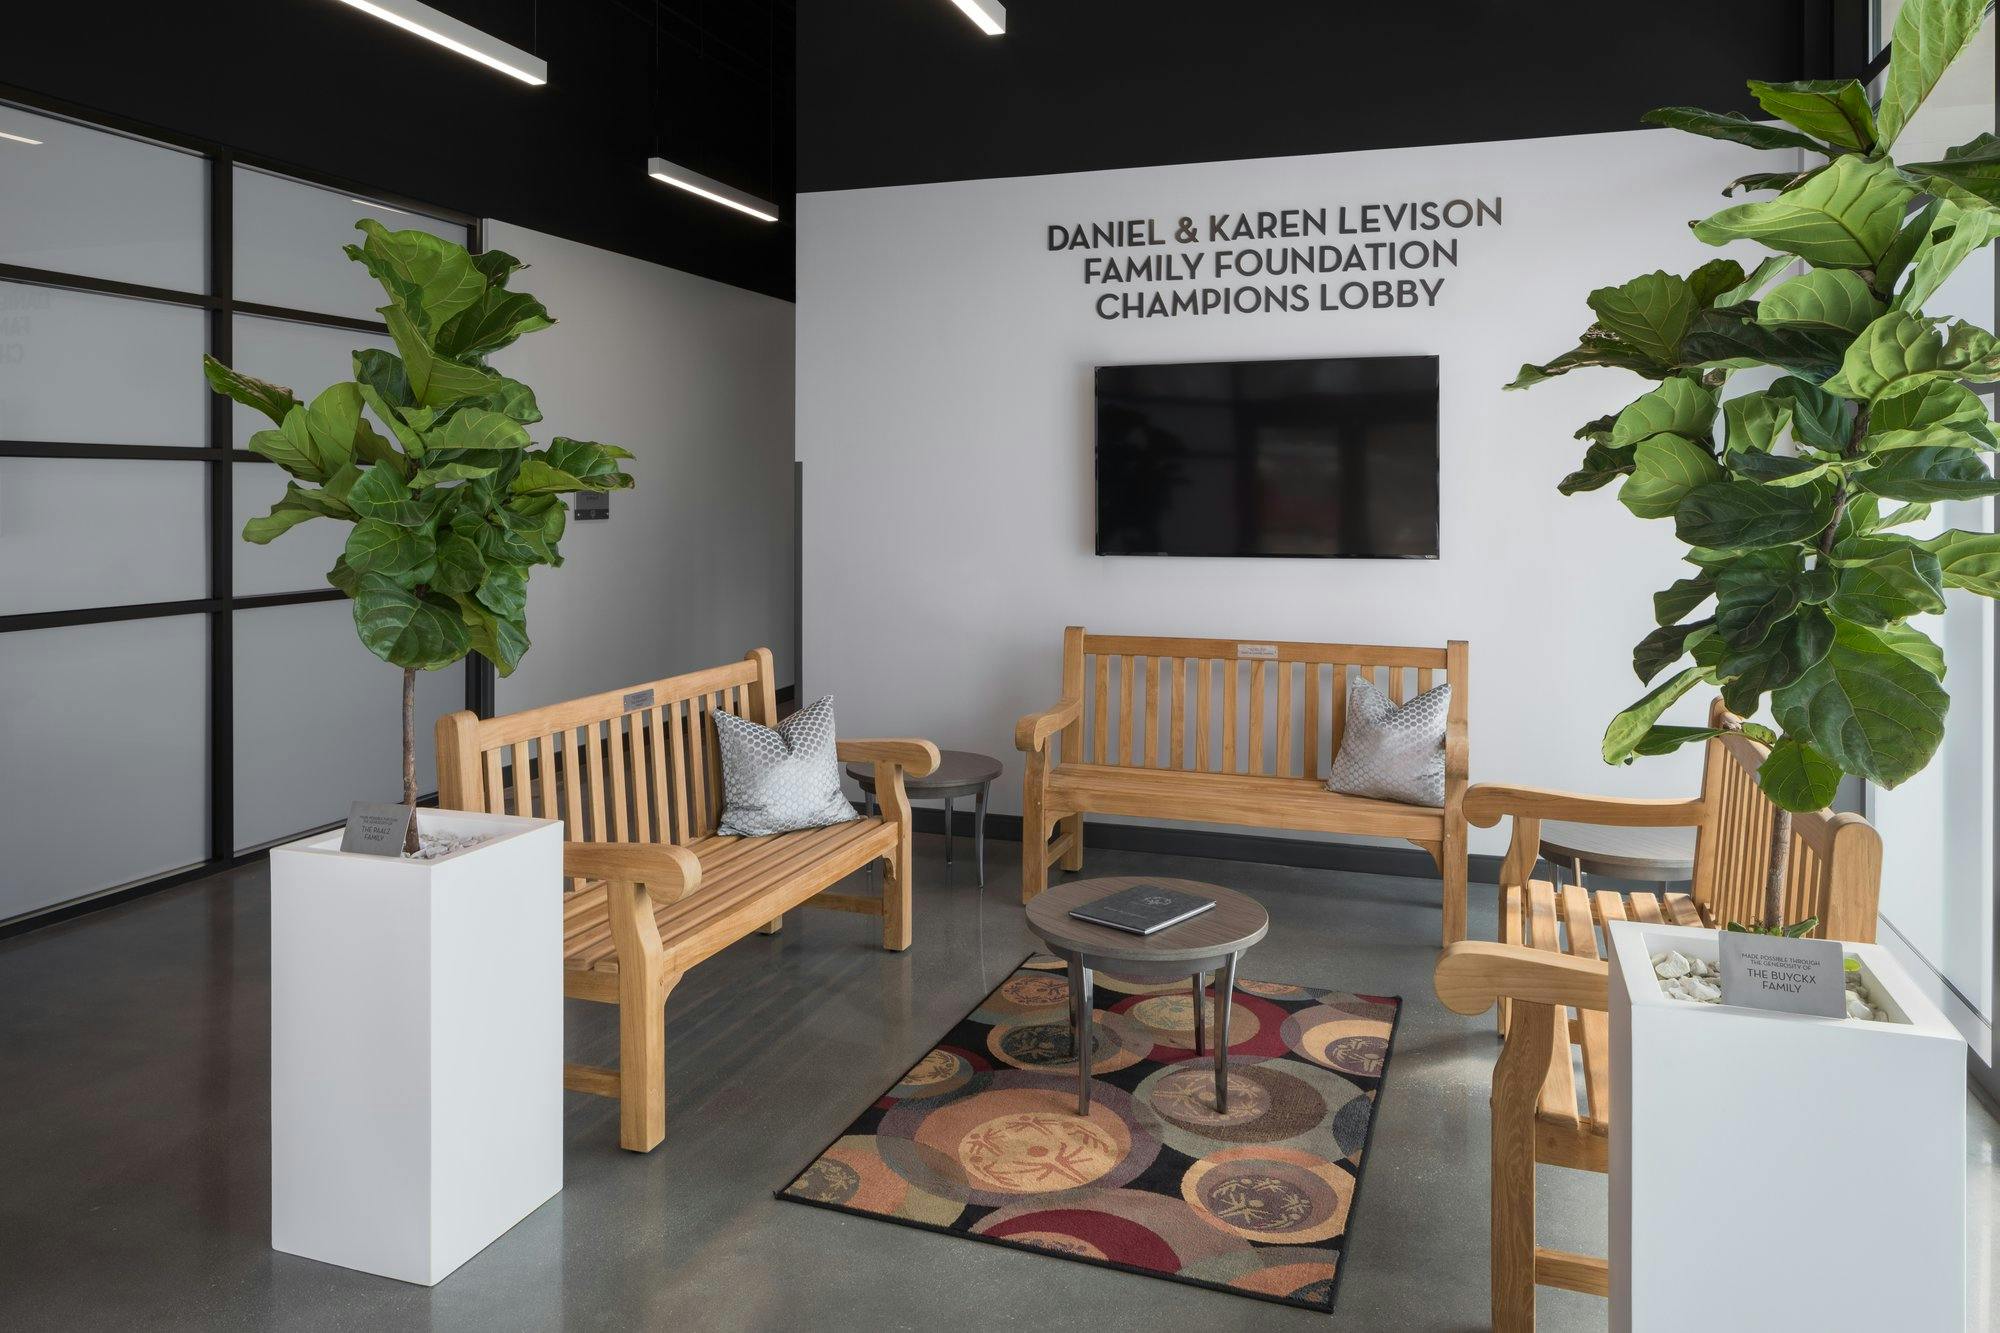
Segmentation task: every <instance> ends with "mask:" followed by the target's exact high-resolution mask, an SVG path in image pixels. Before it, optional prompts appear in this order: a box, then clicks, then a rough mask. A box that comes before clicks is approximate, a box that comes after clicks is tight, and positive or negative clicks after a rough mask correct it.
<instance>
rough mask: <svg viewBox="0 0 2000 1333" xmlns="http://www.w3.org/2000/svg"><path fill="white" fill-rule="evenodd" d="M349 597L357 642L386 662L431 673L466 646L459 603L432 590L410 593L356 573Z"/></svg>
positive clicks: (389, 582)
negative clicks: (359, 638) (350, 596)
mask: <svg viewBox="0 0 2000 1333" xmlns="http://www.w3.org/2000/svg"><path fill="white" fill-rule="evenodd" d="M343 558H344V557H343ZM353 597H354V628H355V630H356V632H357V633H359V634H360V636H361V642H362V643H363V644H364V645H366V647H367V649H368V651H369V652H371V653H373V654H375V656H377V657H379V658H381V659H382V660H383V661H384V662H387V663H388V664H389V665H391V666H397V667H403V668H406V669H414V670H417V671H436V670H438V669H439V668H440V667H447V666H450V665H451V664H452V663H453V662H456V661H458V660H459V659H460V658H462V657H464V656H465V654H466V652H467V651H468V650H469V649H470V647H471V643H470V640H469V639H468V638H467V635H466V629H465V619H464V617H463V616H461V615H460V614H459V610H458V607H457V606H456V605H455V604H454V603H452V602H450V601H447V600H445V599H444V598H442V597H440V596H438V595H436V594H433V593H418V592H413V591H411V590H410V589H408V588H405V587H403V586H402V585H401V584H399V583H398V582H396V580H395V579H393V578H391V577H389V576H388V575H386V574H361V575H360V577H359V580H358V581H357V583H356V585H355V590H354V593H353Z"/></svg>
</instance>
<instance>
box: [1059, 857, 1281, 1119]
mask: <svg viewBox="0 0 2000 1333" xmlns="http://www.w3.org/2000/svg"><path fill="white" fill-rule="evenodd" d="M1141 884H1153V885H1158V886H1159V887H1160V888H1163V889H1175V890H1178V891H1179V892H1181V893H1192V894H1196V895H1198V896H1200V897H1203V898H1213V899H1214V900H1215V906H1214V907H1212V908H1210V909H1209V910H1208V911H1206V912H1203V913H1202V914H1201V915H1200V916H1197V917H1193V918H1191V919H1189V920H1187V921H1183V922H1181V923H1180V924H1179V925H1177V926H1168V927H1167V928H1166V929H1165V930H1160V931H1155V932H1154V933H1153V934H1151V935H1132V934H1128V933H1126V932H1125V931H1122V930H1113V929H1111V927H1109V926H1099V925H1093V924H1092V923H1091V922H1088V921H1079V920H1077V919H1076V918H1075V917H1073V916H1071V915H1070V912H1071V910H1072V909H1074V908H1078V907H1081V906H1083V905H1084V904H1085V903H1089V902H1095V901H1096V900H1097V899H1099V898H1102V897H1105V896H1106V895H1108V894H1113V893H1119V892H1122V891H1124V890H1126V889H1130V888H1135V887H1137V886H1139V885H1141ZM1270 928H1271V918H1270V917H1269V916H1267V915H1266V914H1265V912H1264V909H1263V908H1262V907H1259V906H1258V905H1257V903H1256V901H1255V900H1254V899H1251V898H1246V897H1244V896H1243V895H1242V894H1240V893H1238V892H1236V891H1235V890H1234V889H1225V888H1221V887H1219V886H1218V885H1214V884H1202V883H1199V882H1197V881H1195V880H1189V879H1157V878H1151V877H1140V878H1129V879H1128V878H1119V879H1079V880H1072V881H1070V882H1069V883H1067V884H1058V885H1055V886H1054V887H1052V888H1049V889H1046V890H1044V891H1043V892H1042V893H1041V894H1039V895H1038V896H1037V897H1036V898H1035V900H1034V901H1033V902H1031V903H1029V904H1028V929H1030V930H1032V931H1034V932H1035V934H1036V935H1038V936H1040V937H1041V940H1042V942H1043V943H1044V944H1046V945H1048V946H1049V950H1050V952H1052V953H1054V954H1055V955H1056V956H1057V957H1058V958H1061V959H1062V960H1063V961H1064V962H1066V963H1068V964H1069V1012H1070V1039H1071V1041H1072V1042H1073V1043H1074V1044H1075V1048H1076V1081H1077V1088H1076V1113H1077V1114H1078V1115H1089V1114H1090V1061H1091V1055H1092V1042H1091V1035H1090V1014H1091V999H1092V997H1091V984H1090V971H1091V969H1092V968H1107V969H1109V970H1110V971H1113V972H1116V973H1118V974H1119V975H1120V976H1134V977H1141V978H1146V979H1153V978H1158V979H1162V980H1164V979H1166V978H1169V977H1190V978H1192V979H1193V994H1194V1050H1195V1054H1196V1055H1200V1054H1201V1048H1202V1046H1203V1045H1204V1036H1205V1034H1204V1033H1203V1030H1202V1029H1203V1026H1204V1018H1203V1013H1202V990H1203V985H1202V974H1203V973H1206V972H1213V973H1214V974H1215V1109H1216V1111H1217V1112H1218V1113H1221V1112H1224V1111H1227V1110H1228V1109H1229V1007H1230V1004H1231V1002H1232V1000H1233V999H1234V997H1235V994H1236V962H1237V960H1238V959H1239V958H1241V957H1242V956H1243V953H1244V951H1245V950H1247V949H1248V948H1249V947H1250V946H1251V945H1253V944H1255V943H1256V942H1257V941H1259V940H1261V939H1263V938H1264V935H1265V932H1267V931H1269V930H1270Z"/></svg>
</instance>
